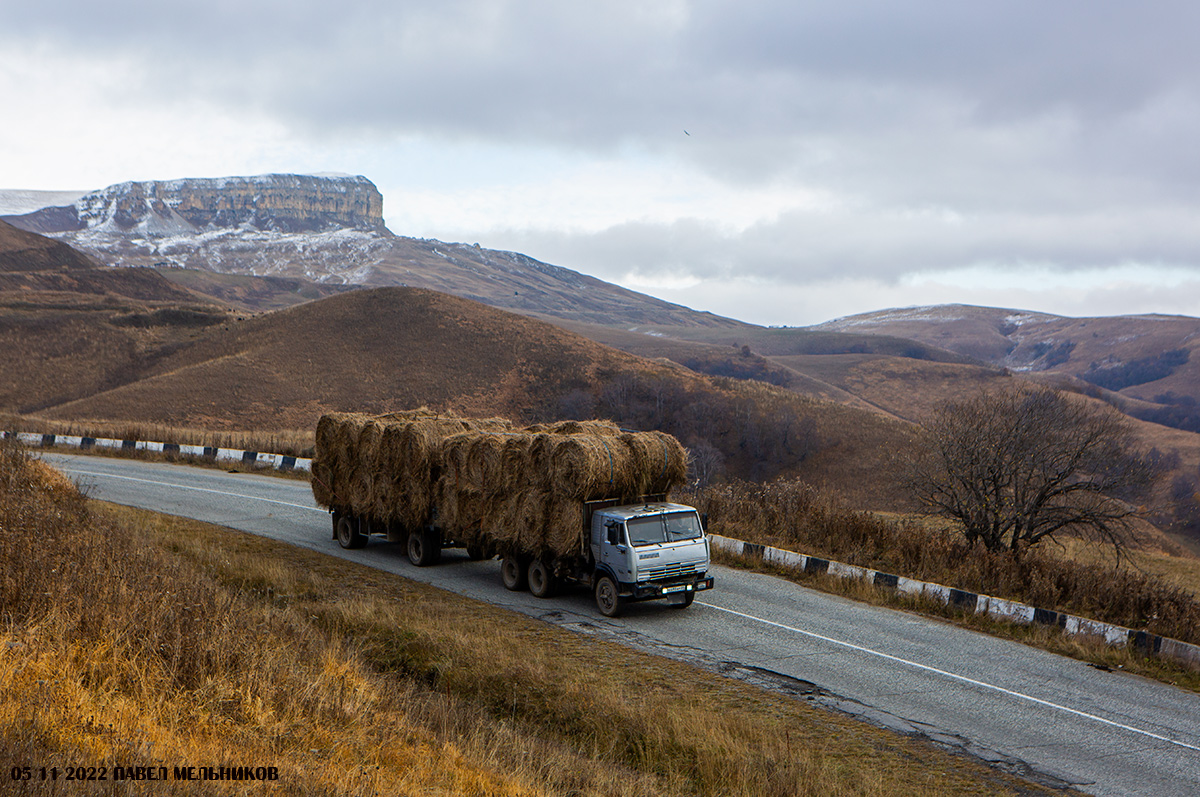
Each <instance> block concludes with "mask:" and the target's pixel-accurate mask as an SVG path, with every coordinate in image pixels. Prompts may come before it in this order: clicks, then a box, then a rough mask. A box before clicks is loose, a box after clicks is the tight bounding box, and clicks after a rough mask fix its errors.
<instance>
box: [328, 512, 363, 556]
mask: <svg viewBox="0 0 1200 797" xmlns="http://www.w3.org/2000/svg"><path fill="white" fill-rule="evenodd" d="M333 533H334V534H336V535H337V541H338V545H340V546H342V547H343V548H361V547H363V546H364V545H366V544H367V538H366V535H364V534H362V533H361V532H360V531H359V530H358V518H356V517H355V516H354V515H343V514H341V513H338V514H335V515H334V516H333Z"/></svg>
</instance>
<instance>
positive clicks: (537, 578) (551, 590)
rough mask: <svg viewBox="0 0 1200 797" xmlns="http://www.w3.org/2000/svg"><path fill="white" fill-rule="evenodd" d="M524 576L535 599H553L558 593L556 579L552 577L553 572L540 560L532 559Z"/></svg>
mask: <svg viewBox="0 0 1200 797" xmlns="http://www.w3.org/2000/svg"><path fill="white" fill-rule="evenodd" d="M526 576H527V578H526V580H527V581H528V582H529V591H530V592H532V593H533V594H534V596H535V597H538V598H553V597H554V595H555V593H557V592H558V579H556V578H555V577H554V571H553V570H551V569H550V566H549V565H547V564H546V563H545V562H543V561H542V560H541V559H534V560H533V561H532V562H530V563H529V569H528V570H527V571H526Z"/></svg>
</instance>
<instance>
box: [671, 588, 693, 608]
mask: <svg viewBox="0 0 1200 797" xmlns="http://www.w3.org/2000/svg"><path fill="white" fill-rule="evenodd" d="M694 600H696V592H695V590H689V591H687V592H685V593H683V597H682V598H680V599H679V600H678V601H674V600H670V601H667V605H668V606H670V607H671V608H672V609H686V608H687V607H689V606H691V605H692V601H694Z"/></svg>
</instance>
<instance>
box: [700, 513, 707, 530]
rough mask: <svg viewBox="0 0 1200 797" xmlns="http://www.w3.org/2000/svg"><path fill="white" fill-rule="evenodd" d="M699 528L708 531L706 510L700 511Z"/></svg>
mask: <svg viewBox="0 0 1200 797" xmlns="http://www.w3.org/2000/svg"><path fill="white" fill-rule="evenodd" d="M700 530H701V531H704V532H707V531H708V513H707V512H701V513H700Z"/></svg>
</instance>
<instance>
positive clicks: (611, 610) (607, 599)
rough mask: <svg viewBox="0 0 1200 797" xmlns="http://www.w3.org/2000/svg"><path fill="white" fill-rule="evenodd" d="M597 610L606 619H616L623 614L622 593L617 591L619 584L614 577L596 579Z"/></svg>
mask: <svg viewBox="0 0 1200 797" xmlns="http://www.w3.org/2000/svg"><path fill="white" fill-rule="evenodd" d="M596 608H598V609H599V610H600V614H602V615H604V616H605V617H616V616H617V615H619V614H620V613H621V608H622V601H621V593H620V592H619V591H618V590H617V582H615V581H613V579H612V576H600V578H598V579H596Z"/></svg>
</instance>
